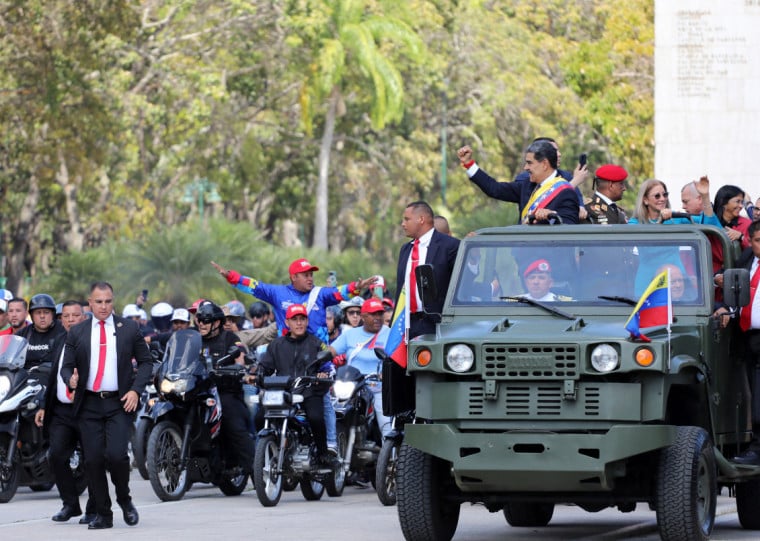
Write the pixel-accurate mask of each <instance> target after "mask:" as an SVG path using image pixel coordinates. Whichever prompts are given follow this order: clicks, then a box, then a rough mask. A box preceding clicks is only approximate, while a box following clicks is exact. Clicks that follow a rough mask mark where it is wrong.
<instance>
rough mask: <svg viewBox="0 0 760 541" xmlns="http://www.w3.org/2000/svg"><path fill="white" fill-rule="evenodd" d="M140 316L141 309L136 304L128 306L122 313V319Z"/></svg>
mask: <svg viewBox="0 0 760 541" xmlns="http://www.w3.org/2000/svg"><path fill="white" fill-rule="evenodd" d="M139 315H140V309H139V308H138V307H137V305H136V304H128V305H126V306H125V307H124V310H123V311H122V312H121V317H135V316H139Z"/></svg>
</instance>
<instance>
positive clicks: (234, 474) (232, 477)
mask: <svg viewBox="0 0 760 541" xmlns="http://www.w3.org/2000/svg"><path fill="white" fill-rule="evenodd" d="M225 473H226V475H224V474H222V477H221V479H219V483H218V486H219V490H221V491H222V494H224V495H225V496H240V495H241V494H242V493H243V491H244V490H245V486H246V485H247V484H248V474H247V473H243V472H242V470H240V469H236V470H234V471H229V472H225Z"/></svg>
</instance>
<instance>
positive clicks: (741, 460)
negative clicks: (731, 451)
mask: <svg viewBox="0 0 760 541" xmlns="http://www.w3.org/2000/svg"><path fill="white" fill-rule="evenodd" d="M731 462H736V463H737V464H744V465H745V466H760V453H759V452H757V451H755V450H754V449H747V450H746V451H744V452H743V453H742V454H740V455H739V456H735V457H734V458H732V459H731Z"/></svg>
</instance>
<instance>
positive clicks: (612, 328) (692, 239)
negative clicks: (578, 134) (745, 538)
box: [396, 225, 760, 541]
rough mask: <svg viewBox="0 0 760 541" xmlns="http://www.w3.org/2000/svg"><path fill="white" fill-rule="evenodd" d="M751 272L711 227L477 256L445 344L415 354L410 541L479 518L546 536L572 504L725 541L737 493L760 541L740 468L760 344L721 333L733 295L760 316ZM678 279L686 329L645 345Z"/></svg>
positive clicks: (748, 471)
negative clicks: (659, 286)
mask: <svg viewBox="0 0 760 541" xmlns="http://www.w3.org/2000/svg"><path fill="white" fill-rule="evenodd" d="M714 249H715V250H717V253H718V254H720V252H722V253H723V257H724V266H725V268H726V269H727V270H726V271H725V272H724V273H723V275H724V279H725V283H724V288H723V289H722V290H717V289H716V287H715V285H714V278H713V275H714V270H713V255H712V253H713V250H714ZM738 255H739V249H738V247H737V246H736V245H735V244H732V243H731V242H730V241H729V240H728V239H727V237H726V236H725V235H724V234H723V233H722V232H721V231H719V230H718V229H716V228H712V227H708V226H697V225H693V226H690V225H683V226H678V225H672V226H670V225H669V226H642V225H639V226H633V225H631V226H584V225H581V226H572V227H570V226H565V227H549V226H546V227H540V226H533V227H526V226H515V227H506V228H491V229H486V230H481V231H479V232H478V234H477V235H475V236H472V237H469V238H467V239H465V240H463V241H462V244H461V247H460V249H459V254H458V258H457V263H456V266H455V269H454V273H453V276H452V280H451V283H450V286H449V290H448V293H447V297H446V303H445V306H444V309H443V313H442V314H441V321H440V323H439V325H438V327H437V332H436V335H435V336H432V335H425V336H421V337H418V338H416V339H414V340H411V341H410V343H409V347H408V367H407V371H408V372H409V373H410V374H413V375H414V377H415V379H416V415H417V419H416V422H415V423H414V424H408V425H406V433H405V441H404V445H403V446H402V448H401V451H400V453H399V459H398V464H397V478H396V481H397V502H398V514H399V520H400V523H401V528H402V531H403V533H404V536H405V538H406V539H407V540H410V541H421V540H430V541H440V540H449V539H451V537H452V536H453V535H454V532H455V530H456V527H457V523H458V519H459V509H460V505H461V504H462V503H465V502H471V503H479V504H482V505H484V506H485V507H486V508H487V509H488V510H490V511H491V512H496V511H502V512H503V513H504V516H505V518H506V520H507V522H508V523H509V524H510V525H512V526H529V527H542V526H546V525H547V524H549V522H550V520H551V518H552V514H553V512H554V506H555V504H559V503H564V504H574V505H577V506H579V507H581V508H583V509H585V510H587V511H590V512H596V511H600V510H602V509H605V508H607V507H617V508H618V509H619V510H620V511H622V512H630V511H633V510H634V508H635V507H636V504H637V503H639V502H644V503H647V504H649V507H650V508H651V509H652V510H653V511H655V512H656V516H657V523H658V526H659V530H660V534H661V536H662V538H663V539H668V540H672V539H707V538H709V535H710V532H711V530H712V526H713V523H714V519H715V505H716V499H717V493H718V490H719V488H720V487H729V490H730V493H731V494H733V495H735V497H736V504H737V508H738V516H739V521H740V523H741V525H742V526H743V527H744V528H747V529H760V467H754V466H746V465H738V464H735V463H732V462H731V461H730V459H731V458H732V457H734V456H736V455H737V454H739V453H741V452H742V451H744V450H745V449H746V448H747V446H748V444H749V442H750V439H751V437H752V423H751V414H752V412H751V396H750V392H749V386H748V374H747V373H748V370H747V367H746V363H745V356H744V352H743V340H742V337H741V334H740V331H739V329H738V323H737V322H736V321H732V322H731V323H730V324H729V325H728V326H727V327H726V328H721V327H720V325H719V321H718V320H716V318H715V317H713V312H714V310H715V306H716V302H717V301H716V298H715V297H716V295H717V296H718V298H719V299H720V298H721V297H723V301H724V302H725V304H726V305H729V306H742V305H746V304H747V303H748V299H749V293H748V291H749V278H748V272H747V270H745V269H732V268H731V267H735V266H736V259H737V256H738ZM663 269H669V272H670V274H669V275H670V296H671V300H672V316H673V323H672V325H670V326H668V325H667V324H660V325H657V326H653V327H649V328H643V329H641V331H642V333H643V334H644V336H645V338H648V339H649V340H651V341H649V342H647V341H644V340H643V339H634V338H633V337H632V335H631V333H630V332H629V331H628V330H626V322H627V321H628V319H629V316H630V315H631V313H632V311H633V309H634V307H635V305H636V304H637V301H638V300H639V298H641V296H642V294H643V293H644V292H645V290H646V289H647V286H649V284H650V282H651V281H652V280H653V278H654V277H655V276H656V275H657V274H659V273H660V272H662V271H663ZM428 271H430V269H429V268H428V269H425V268H424V267H422V268H421V269H420V270H419V271H418V274H419V278H418V284H421V291H422V295H423V300H424V297H425V296H427V295H429V294H430V293H431V292H432V289H433V288H435V283H433V282H432V274H431V273H430V272H428ZM542 272H543V274H544V275H543V276H538V275H539V274H541V273H542ZM547 275H548V277H547ZM540 282H541V283H542V284H541V285H542V287H543V289H540V288H539V287H538V285H539V283H540ZM547 283H548V284H549V285H548V288H547ZM428 298H430V297H428ZM736 319H738V316H737V317H735V318H734V320H736Z"/></svg>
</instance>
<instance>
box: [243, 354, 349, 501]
mask: <svg viewBox="0 0 760 541" xmlns="http://www.w3.org/2000/svg"><path fill="white" fill-rule="evenodd" d="M330 358H331V355H330V353H329V352H328V351H325V352H321V353H320V354H319V355H317V359H316V360H315V361H314V362H313V363H312V364H311V365H310V366H309V369H307V372H314V373H315V374H316V372H317V369H318V367H320V366H322V364H323V363H325V362H328V361H329V360H330ZM332 383H333V380H332V378H318V377H316V375H313V376H299V377H292V376H264V377H260V378H259V379H258V384H259V388H260V389H261V392H260V394H259V397H258V398H259V407H261V408H263V409H264V428H263V429H261V430H260V431H259V433H258V441H257V442H256V454H255V456H254V459H253V477H254V479H253V485H254V487H256V496H257V497H258V498H259V502H261V505H263V506H264V507H274V506H276V505H277V504H278V503H279V501H280V497H281V496H282V493H283V490H284V485H285V483H286V482H287V481H288V480H296V481H298V483H299V484H300V487H301V494H303V497H304V498H305V499H306V500H309V501H312V500H319V499H320V498H322V495H323V494H324V492H325V490H326V491H327V494H328V495H329V496H332V497H337V496H340V495H341V494H343V488H344V485H345V469H344V467H343V465H342V464H341V465H340V466H339V467H337V468H335V469H333V468H331V467H328V466H319V465H317V464H316V460H315V459H316V455H317V450H316V445H315V443H314V436H313V435H312V432H311V428H310V427H309V423H308V421H307V420H306V415H305V412H304V411H303V409H302V408H301V407H300V404H301V403H302V402H303V399H304V396H303V393H304V391H305V390H306V389H307V388H309V387H310V386H318V385H326V386H329V385H332Z"/></svg>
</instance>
